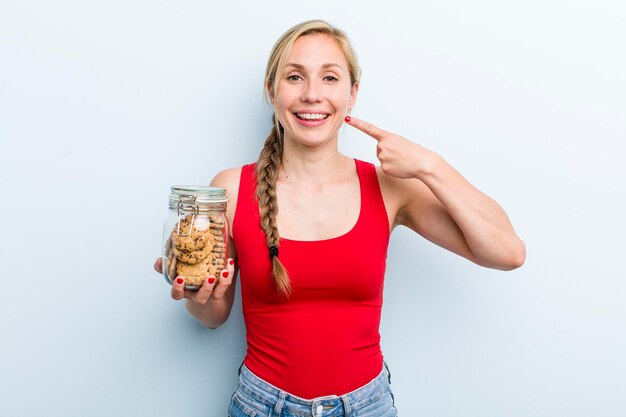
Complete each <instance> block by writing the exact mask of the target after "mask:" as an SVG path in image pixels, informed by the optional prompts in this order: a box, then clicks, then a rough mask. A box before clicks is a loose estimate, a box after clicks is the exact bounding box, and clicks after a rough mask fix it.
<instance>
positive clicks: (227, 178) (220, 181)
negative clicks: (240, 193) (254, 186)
mask: <svg viewBox="0 0 626 417" xmlns="http://www.w3.org/2000/svg"><path fill="white" fill-rule="evenodd" d="M240 178H241V167H236V168H228V169H225V170H223V171H220V172H218V173H217V175H215V177H214V178H213V180H212V181H211V185H212V186H214V187H222V188H225V189H226V193H227V194H229V195H230V194H232V193H234V192H235V191H237V190H238V189H239V179H240ZM235 195H236V194H235Z"/></svg>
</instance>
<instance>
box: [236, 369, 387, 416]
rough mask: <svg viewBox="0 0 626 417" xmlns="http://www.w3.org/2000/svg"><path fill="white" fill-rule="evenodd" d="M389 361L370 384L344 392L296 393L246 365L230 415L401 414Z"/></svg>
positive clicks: (240, 372) (240, 377)
mask: <svg viewBox="0 0 626 417" xmlns="http://www.w3.org/2000/svg"><path fill="white" fill-rule="evenodd" d="M390 384H391V374H390V373H389V369H388V368H387V364H385V366H384V367H383V370H382V371H381V373H380V374H379V375H378V376H377V377H376V378H374V379H373V380H372V381H370V382H369V383H368V384H366V385H364V386H362V387H361V388H358V389H357V390H355V391H352V392H350V393H348V394H344V395H341V396H336V395H331V396H327V397H318V398H314V399H312V400H306V399H304V398H300V397H296V396H295V395H291V394H289V393H288V392H285V391H283V390H281V389H278V388H276V387H275V386H273V385H271V384H269V383H267V382H265V381H263V380H262V379H261V378H259V377H258V376H256V375H254V374H253V373H252V372H250V370H249V369H248V368H247V367H246V366H245V365H242V366H241V368H240V371H239V385H238V386H237V390H236V391H235V393H234V394H233V397H232V400H231V402H230V407H228V416H229V417H356V416H358V417H397V415H398V412H397V410H396V407H395V405H394V399H393V394H392V392H391V387H390Z"/></svg>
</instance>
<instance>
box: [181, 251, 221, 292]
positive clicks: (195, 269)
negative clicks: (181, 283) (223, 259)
mask: <svg viewBox="0 0 626 417" xmlns="http://www.w3.org/2000/svg"><path fill="white" fill-rule="evenodd" d="M214 270H215V266H213V265H211V258H210V257H208V256H207V257H206V258H205V259H203V260H202V261H200V262H199V263H197V264H188V263H185V262H177V263H176V272H177V273H178V275H182V276H183V277H185V284H187V285H202V283H203V282H204V280H205V278H206V277H207V275H209V274H212V275H215V272H214Z"/></svg>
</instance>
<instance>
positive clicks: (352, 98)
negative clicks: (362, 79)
mask: <svg viewBox="0 0 626 417" xmlns="http://www.w3.org/2000/svg"><path fill="white" fill-rule="evenodd" d="M358 92H359V83H354V85H353V86H352V88H351V91H350V98H349V99H348V108H352V107H354V104H355V103H356V96H357V93H358Z"/></svg>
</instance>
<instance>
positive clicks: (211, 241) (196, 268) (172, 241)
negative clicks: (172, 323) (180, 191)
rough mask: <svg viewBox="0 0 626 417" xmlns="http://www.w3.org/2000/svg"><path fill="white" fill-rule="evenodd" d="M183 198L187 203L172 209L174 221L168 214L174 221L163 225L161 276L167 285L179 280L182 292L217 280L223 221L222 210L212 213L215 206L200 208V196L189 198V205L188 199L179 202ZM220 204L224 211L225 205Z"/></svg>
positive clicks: (224, 238)
mask: <svg viewBox="0 0 626 417" xmlns="http://www.w3.org/2000/svg"><path fill="white" fill-rule="evenodd" d="M173 188H174V187H173ZM183 198H186V199H187V200H185V201H184V204H183V203H180V202H179V203H178V204H177V205H176V208H177V210H176V217H175V218H174V217H173V213H171V214H172V215H171V216H170V219H172V220H174V221H169V222H166V229H165V231H164V240H165V242H164V250H163V255H164V256H163V258H164V268H163V274H164V275H165V278H166V280H167V281H169V282H170V283H172V282H173V281H174V280H175V279H176V277H178V276H182V277H184V278H185V288H187V289H197V288H200V286H202V283H203V282H204V280H205V279H206V278H207V276H209V275H212V276H214V277H218V276H219V273H220V272H221V271H222V269H224V268H225V267H226V259H227V248H228V242H227V239H228V232H227V225H226V217H225V215H224V212H223V210H216V207H215V204H211V205H209V206H208V207H206V204H204V205H203V200H202V199H201V196H200V197H198V196H193V198H192V202H191V203H190V202H189V201H190V200H189V196H188V195H184V196H182V197H181V201H182V199H183ZM170 200H171V196H170ZM205 203H206V202H205ZM213 203H214V202H213ZM221 203H224V204H223V206H224V208H225V202H221ZM172 208H173V207H172V205H171V204H170V209H172ZM170 211H172V210H170ZM168 223H169V224H168ZM172 223H174V224H173V225H172Z"/></svg>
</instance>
